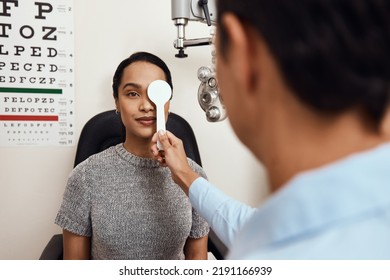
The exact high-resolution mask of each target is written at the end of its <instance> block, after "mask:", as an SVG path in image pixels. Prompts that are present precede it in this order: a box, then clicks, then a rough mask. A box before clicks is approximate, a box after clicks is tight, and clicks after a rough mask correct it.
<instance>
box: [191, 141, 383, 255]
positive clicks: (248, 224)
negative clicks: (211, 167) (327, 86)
mask: <svg viewBox="0 0 390 280" xmlns="http://www.w3.org/2000/svg"><path fill="white" fill-rule="evenodd" d="M244 187H245V186H244ZM189 196H190V200H191V202H192V204H193V206H194V208H195V209H196V210H197V211H198V212H199V213H200V214H201V215H202V216H203V217H204V218H205V219H206V220H207V221H208V222H209V224H210V226H211V228H213V230H214V231H215V232H216V234H217V235H218V236H219V237H220V238H221V240H222V241H223V242H224V243H225V244H226V246H227V247H228V248H230V253H229V256H228V258H230V259H335V260H340V259H388V260H389V259H390V144H385V145H381V146H379V147H377V148H375V149H372V150H370V151H366V152H361V153H357V154H354V155H351V156H349V157H347V158H344V159H342V160H339V161H337V162H334V163H332V164H329V165H327V166H323V167H321V168H317V169H313V170H310V171H307V172H303V173H301V174H299V175H297V176H295V177H294V178H293V179H292V180H291V181H289V182H288V183H287V184H286V185H285V186H284V187H282V188H281V189H280V190H279V191H278V192H277V193H275V194H274V195H273V196H271V197H270V199H268V200H267V201H266V202H265V203H264V204H263V205H261V206H260V207H259V208H251V207H248V206H246V205H244V204H242V203H240V202H238V201H235V200H233V199H231V198H230V197H228V196H226V195H224V194H223V193H222V192H221V191H219V190H218V189H217V188H215V187H214V186H212V185H211V184H210V183H209V182H208V181H206V180H205V179H203V178H199V179H197V180H195V181H194V183H193V184H192V185H191V188H190V194H189Z"/></svg>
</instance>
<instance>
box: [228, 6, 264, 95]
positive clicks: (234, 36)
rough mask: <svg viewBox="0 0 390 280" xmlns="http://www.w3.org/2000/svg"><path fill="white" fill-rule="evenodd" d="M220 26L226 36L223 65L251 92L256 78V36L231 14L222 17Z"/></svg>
mask: <svg viewBox="0 0 390 280" xmlns="http://www.w3.org/2000/svg"><path fill="white" fill-rule="evenodd" d="M221 24H222V25H223V33H224V36H226V39H225V42H221V43H225V46H223V48H224V55H222V57H223V59H224V60H225V64H226V65H229V68H231V69H232V71H233V72H232V73H233V75H234V78H235V79H236V82H238V83H239V84H240V86H241V87H242V88H243V89H245V91H249V92H251V91H252V90H253V86H254V83H256V81H257V80H256V78H257V73H256V72H257V70H258V69H257V66H256V62H255V57H254V56H255V45H256V43H255V41H256V39H255V38H257V37H258V36H257V34H254V32H255V31H254V30H253V29H252V28H251V27H250V26H249V25H248V24H246V23H244V22H242V21H241V20H240V19H239V18H237V16H235V15H234V14H232V13H226V14H224V15H223V16H222V19H221Z"/></svg>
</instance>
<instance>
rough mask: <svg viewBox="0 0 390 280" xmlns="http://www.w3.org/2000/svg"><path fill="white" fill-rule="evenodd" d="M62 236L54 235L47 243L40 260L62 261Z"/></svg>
mask: <svg viewBox="0 0 390 280" xmlns="http://www.w3.org/2000/svg"><path fill="white" fill-rule="evenodd" d="M63 252H64V250H63V244H62V234H55V235H54V236H53V237H52V238H51V239H50V241H49V243H47V245H46V247H45V249H44V250H43V252H42V254H41V256H40V257H39V259H40V260H62V259H63Z"/></svg>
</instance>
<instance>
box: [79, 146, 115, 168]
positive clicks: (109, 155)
mask: <svg viewBox="0 0 390 280" xmlns="http://www.w3.org/2000/svg"><path fill="white" fill-rule="evenodd" d="M118 145H121V144H118ZM115 151H116V146H111V147H109V148H107V149H105V150H103V151H101V152H99V153H96V154H93V155H91V156H89V157H88V158H87V159H85V160H84V161H82V162H80V163H79V164H78V165H77V166H76V167H75V168H74V170H76V171H77V170H86V169H90V168H96V167H98V166H105V165H107V163H109V162H110V161H112V160H113V159H114V158H115V157H116V156H117V155H116V152H115Z"/></svg>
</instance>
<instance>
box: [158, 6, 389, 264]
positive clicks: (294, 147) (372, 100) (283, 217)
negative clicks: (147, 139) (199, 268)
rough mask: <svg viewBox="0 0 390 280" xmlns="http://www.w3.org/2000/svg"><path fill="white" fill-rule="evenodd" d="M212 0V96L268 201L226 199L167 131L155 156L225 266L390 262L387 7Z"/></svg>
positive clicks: (161, 134)
mask: <svg viewBox="0 0 390 280" xmlns="http://www.w3.org/2000/svg"><path fill="white" fill-rule="evenodd" d="M217 2H218V4H217V9H218V35H217V55H218V57H217V74H218V80H219V84H220V89H221V93H222V95H223V99H224V102H225V105H226V108H227V112H228V115H229V119H230V123H231V126H232V128H233V130H234V132H235V133H236V134H237V136H238V137H239V139H240V140H241V141H242V143H243V144H244V145H245V146H247V147H248V148H249V149H250V151H251V152H252V153H253V154H254V155H255V156H256V158H257V159H258V160H259V161H260V162H262V163H263V164H264V166H265V167H266V169H267V172H268V177H269V182H270V186H271V191H272V196H271V197H270V198H269V200H268V201H267V202H265V203H264V204H263V205H261V206H260V207H259V208H255V209H254V208H251V207H249V206H246V205H243V204H242V203H240V202H238V201H235V200H233V199H231V198H229V197H228V196H226V195H224V194H223V193H222V192H221V191H219V190H218V189H217V188H216V187H214V186H213V185H212V184H210V183H209V182H208V181H206V180H205V179H204V178H201V177H199V175H198V174H196V173H195V172H193V171H192V169H191V168H190V167H189V166H188V164H187V160H186V156H185V153H184V149H183V145H182V142H181V140H180V139H178V138H176V137H175V136H174V135H173V134H172V133H170V132H158V133H156V134H155V136H154V138H153V143H152V152H153V154H154V155H155V157H156V158H157V160H159V161H160V162H161V163H162V164H163V165H167V166H168V167H169V168H170V170H171V172H172V177H173V179H174V181H175V182H176V183H177V184H178V185H179V186H180V187H181V188H182V189H183V191H184V192H185V193H186V194H187V195H188V196H189V198H190V200H191V203H192V204H193V206H194V208H195V209H196V210H197V211H198V212H199V213H200V214H201V215H203V217H205V219H206V220H207V221H208V222H209V224H210V225H211V227H212V228H213V229H214V231H215V232H216V233H217V234H218V235H219V236H220V238H221V239H222V240H223V241H224V242H225V244H226V245H227V246H228V247H229V249H230V253H229V258H231V259H390V137H389V135H390V109H389V108H390V107H389V103H390V51H389V50H390V17H389V16H388V15H389V14H390V4H389V2H388V1H383V0H338V1H324V0H300V1H290V0H274V1H268V0H259V1H251V0H242V1H234V0H219V1H217ZM157 139H159V140H160V141H161V142H162V144H163V147H164V150H165V157H164V158H162V157H161V156H160V155H159V153H158V151H157V147H156V144H155V143H156V141H157ZM238 172H239V171H238ZM226 176H229V174H226ZM237 187H239V188H241V187H243V188H244V187H245V186H237Z"/></svg>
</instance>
